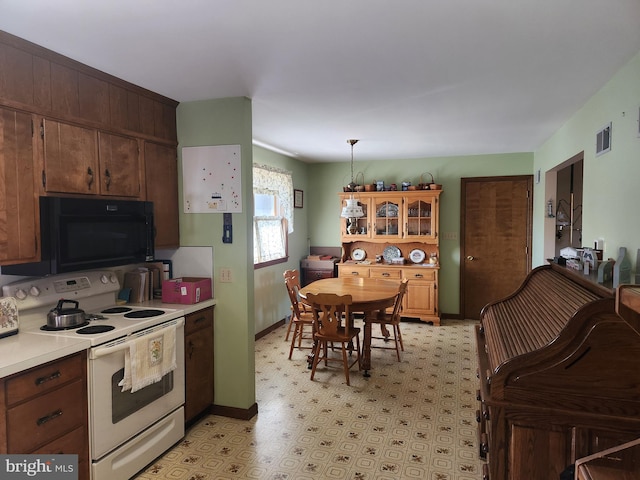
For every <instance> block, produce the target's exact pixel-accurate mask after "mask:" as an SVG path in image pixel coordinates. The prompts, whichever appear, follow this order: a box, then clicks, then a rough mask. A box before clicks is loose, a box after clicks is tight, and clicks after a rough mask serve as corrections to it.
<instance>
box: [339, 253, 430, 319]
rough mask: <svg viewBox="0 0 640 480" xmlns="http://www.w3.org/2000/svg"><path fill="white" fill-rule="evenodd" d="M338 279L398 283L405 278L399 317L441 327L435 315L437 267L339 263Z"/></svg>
mask: <svg viewBox="0 0 640 480" xmlns="http://www.w3.org/2000/svg"><path fill="white" fill-rule="evenodd" d="M338 276H339V277H366V278H369V277H370V278H380V279H382V280H396V281H398V282H399V281H400V280H402V279H403V278H407V279H408V280H409V283H408V284H407V293H406V295H405V298H404V303H403V305H402V316H403V317H411V318H419V319H420V320H422V321H424V322H433V324H434V325H440V313H439V312H438V268H436V267H433V268H431V267H411V266H408V265H384V264H383V265H367V266H365V265H361V264H353V263H339V264H338Z"/></svg>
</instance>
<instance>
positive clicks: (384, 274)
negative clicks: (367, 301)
mask: <svg viewBox="0 0 640 480" xmlns="http://www.w3.org/2000/svg"><path fill="white" fill-rule="evenodd" d="M382 276H383V277H390V276H391V275H389V273H388V272H384V273H383V274H382Z"/></svg>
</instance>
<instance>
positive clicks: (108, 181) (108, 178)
mask: <svg viewBox="0 0 640 480" xmlns="http://www.w3.org/2000/svg"><path fill="white" fill-rule="evenodd" d="M104 184H105V186H106V187H107V191H109V186H110V185H111V172H109V169H108V168H105V170H104Z"/></svg>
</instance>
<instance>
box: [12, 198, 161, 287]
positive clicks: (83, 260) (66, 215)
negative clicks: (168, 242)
mask: <svg viewBox="0 0 640 480" xmlns="http://www.w3.org/2000/svg"><path fill="white" fill-rule="evenodd" d="M40 238H41V244H40V245H41V261H40V262H37V263H24V264H19V265H5V266H3V267H2V274H8V275H29V276H44V275H50V274H57V273H66V272H76V271H79V270H92V269H98V268H104V267H114V266H118V265H126V264H130V263H140V262H146V261H150V260H153V259H154V225H153V203H152V202H143V201H136V200H106V199H87V198H67V197H40Z"/></svg>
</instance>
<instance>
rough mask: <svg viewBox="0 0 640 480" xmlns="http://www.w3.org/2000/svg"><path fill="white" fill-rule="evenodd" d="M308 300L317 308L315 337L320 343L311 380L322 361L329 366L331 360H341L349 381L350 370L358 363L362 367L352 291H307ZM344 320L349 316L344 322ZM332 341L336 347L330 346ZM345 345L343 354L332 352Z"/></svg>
mask: <svg viewBox="0 0 640 480" xmlns="http://www.w3.org/2000/svg"><path fill="white" fill-rule="evenodd" d="M307 302H309V304H310V305H311V307H312V309H313V338H314V340H315V341H316V347H315V351H314V356H313V365H312V367H311V380H313V377H314V376H315V374H316V367H317V366H318V363H320V362H321V361H323V360H324V364H325V366H328V362H341V363H342V366H343V369H344V376H345V378H346V380H347V385H351V384H350V383H349V370H350V369H351V367H353V366H354V365H355V364H356V363H357V364H358V370H360V329H359V328H355V327H353V325H350V324H351V322H350V321H349V319H350V317H351V311H350V310H351V309H350V307H351V304H352V299H351V295H336V294H334V293H319V294H317V295H314V294H312V293H309V294H308V295H307ZM343 320H345V321H344V322H343ZM354 338H355V340H356V349H355V353H356V354H355V358H353V359H352V360H350V359H349V357H353V339H354ZM329 344H331V345H332V348H329ZM336 344H340V345H341V349H340V351H341V354H342V355H341V356H340V357H336V356H333V355H332V354H330V352H333V350H334V349H333V346H334V345H336Z"/></svg>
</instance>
